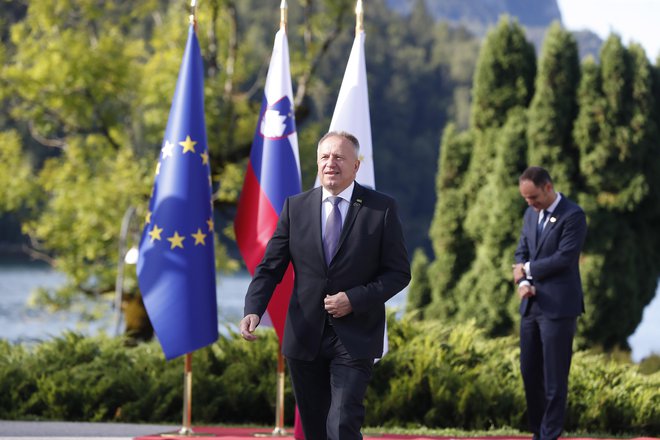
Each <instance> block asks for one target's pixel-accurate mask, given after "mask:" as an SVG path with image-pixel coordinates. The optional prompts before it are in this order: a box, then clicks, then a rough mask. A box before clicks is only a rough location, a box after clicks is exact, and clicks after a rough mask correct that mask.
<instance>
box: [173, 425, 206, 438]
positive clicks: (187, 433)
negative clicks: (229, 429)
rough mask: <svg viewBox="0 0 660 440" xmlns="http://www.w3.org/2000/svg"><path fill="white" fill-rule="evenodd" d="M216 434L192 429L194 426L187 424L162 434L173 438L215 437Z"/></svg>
mask: <svg viewBox="0 0 660 440" xmlns="http://www.w3.org/2000/svg"><path fill="white" fill-rule="evenodd" d="M214 435H215V434H212V433H210V432H195V431H193V430H192V428H189V427H187V426H182V427H181V429H179V430H178V431H174V432H164V433H162V434H161V435H160V436H161V437H165V438H168V437H169V438H173V437H213V436H214Z"/></svg>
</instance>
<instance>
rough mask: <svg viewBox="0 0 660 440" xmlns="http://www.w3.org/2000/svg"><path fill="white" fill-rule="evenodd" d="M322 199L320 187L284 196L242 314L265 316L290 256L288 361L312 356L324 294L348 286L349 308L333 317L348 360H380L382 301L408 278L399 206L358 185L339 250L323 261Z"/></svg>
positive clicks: (323, 315)
mask: <svg viewBox="0 0 660 440" xmlns="http://www.w3.org/2000/svg"><path fill="white" fill-rule="evenodd" d="M321 197H322V189H321V187H318V188H314V189H312V190H309V191H307V192H304V193H302V194H298V195H295V196H292V197H290V198H288V199H287V201H286V203H285V204H284V208H283V209H282V213H281V215H280V218H279V221H278V224H277V228H276V230H275V233H274V234H273V237H272V238H271V240H270V242H269V243H268V246H267V248H266V253H265V255H264V259H263V260H262V261H261V263H260V264H259V266H257V269H256V270H255V275H254V278H253V280H252V282H251V284H250V286H249V288H248V292H247V294H246V299H245V310H244V311H245V314H246V315H247V314H250V313H255V314H257V315H259V316H262V315H263V313H264V312H265V310H266V307H267V305H268V301H269V300H270V297H271V295H272V292H273V289H274V288H275V286H276V285H277V283H278V282H279V281H280V280H281V279H282V276H283V275H284V272H285V270H286V268H287V267H288V264H289V261H291V262H293V266H294V270H295V284H294V288H293V294H292V296H291V302H290V303H289V310H288V314H287V319H286V324H285V327H284V341H283V346H282V353H283V354H284V355H285V356H287V357H289V358H293V359H300V360H311V359H313V358H314V357H315V356H316V355H317V354H318V351H319V347H320V343H321V337H322V335H323V330H324V326H325V325H326V319H328V317H329V315H328V313H327V312H326V311H325V309H324V304H323V299H324V298H325V296H326V295H327V294H335V293H337V292H340V291H345V292H346V294H347V295H348V298H349V300H350V302H351V305H352V307H353V311H352V313H350V314H349V315H347V316H344V317H342V318H337V319H334V318H330V320H331V322H332V324H333V326H334V330H335V332H336V334H337V335H338V336H339V338H340V340H341V341H342V343H343V344H344V347H345V348H346V350H347V351H348V353H349V354H350V355H351V356H352V357H353V358H356V359H364V358H378V357H380V356H381V355H382V352H383V333H384V326H385V301H387V300H388V299H390V298H391V297H392V296H394V295H395V294H397V293H398V292H400V291H401V290H402V289H403V288H404V287H406V286H407V285H408V282H409V281H410V263H409V261H408V253H407V250H406V246H405V241H404V238H403V232H402V228H401V222H400V220H399V217H398V214H397V209H396V204H395V202H394V199H392V198H391V197H388V196H386V195H384V194H382V193H379V192H376V191H374V190H371V189H367V188H364V187H362V186H360V185H358V184H357V183H356V184H355V188H354V190H353V197H352V200H351V202H350V206H349V209H348V213H347V214H346V219H345V220H344V224H343V228H342V232H341V237H340V239H339V245H338V248H337V252H336V254H335V257H334V258H333V260H332V262H331V264H330V266H327V265H326V262H325V256H324V253H323V244H322V238H321Z"/></svg>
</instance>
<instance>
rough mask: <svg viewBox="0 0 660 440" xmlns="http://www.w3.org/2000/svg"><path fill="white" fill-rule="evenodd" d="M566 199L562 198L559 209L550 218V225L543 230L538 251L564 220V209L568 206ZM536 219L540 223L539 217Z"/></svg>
mask: <svg viewBox="0 0 660 440" xmlns="http://www.w3.org/2000/svg"><path fill="white" fill-rule="evenodd" d="M564 199H565V198H564V197H563V196H562V198H561V200H560V201H559V203H558V204H557V207H556V208H555V210H554V211H553V213H552V215H551V216H550V220H548V223H546V224H545V228H543V231H542V232H541V235H540V237H539V242H538V243H537V244H536V249H540V248H541V246H542V245H543V241H544V240H545V237H547V236H548V234H549V233H550V231H551V230H552V229H554V228H555V227H556V226H557V223H559V220H560V219H561V218H562V215H563V213H564V207H565V206H566V204H565V203H564ZM536 219H537V221H538V216H537V217H536Z"/></svg>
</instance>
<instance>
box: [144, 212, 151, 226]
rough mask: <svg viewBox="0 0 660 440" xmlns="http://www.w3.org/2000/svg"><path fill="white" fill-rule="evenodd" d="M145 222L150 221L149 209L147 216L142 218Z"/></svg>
mask: <svg viewBox="0 0 660 440" xmlns="http://www.w3.org/2000/svg"><path fill="white" fill-rule="evenodd" d="M144 222H145V223H146V224H149V223H151V211H149V212H147V216H146V217H145V218H144Z"/></svg>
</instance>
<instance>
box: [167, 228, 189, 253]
mask: <svg viewBox="0 0 660 440" xmlns="http://www.w3.org/2000/svg"><path fill="white" fill-rule="evenodd" d="M185 239H186V237H185V236H183V235H179V233H178V232H177V231H174V235H173V236H171V237H169V238H168V239H167V241H169V242H170V243H172V244H171V245H170V249H174V248H175V247H180V248H181V249H183V240H185Z"/></svg>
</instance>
